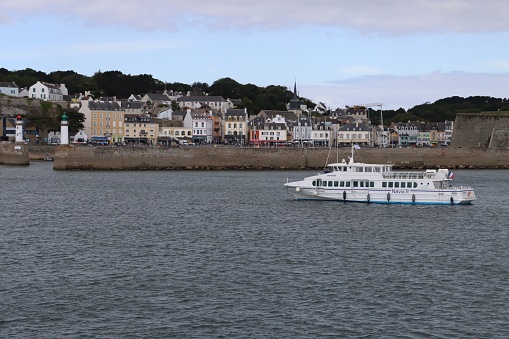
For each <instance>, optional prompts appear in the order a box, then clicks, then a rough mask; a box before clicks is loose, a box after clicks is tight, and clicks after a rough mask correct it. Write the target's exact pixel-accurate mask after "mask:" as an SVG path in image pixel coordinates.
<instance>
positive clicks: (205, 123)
mask: <svg viewBox="0 0 509 339" xmlns="http://www.w3.org/2000/svg"><path fill="white" fill-rule="evenodd" d="M191 115H192V118H193V122H192V124H193V142H196V143H208V144H209V143H211V142H212V141H213V140H214V136H213V134H214V131H213V122H214V121H213V117H212V112H208V113H207V112H203V113H197V114H194V113H191Z"/></svg>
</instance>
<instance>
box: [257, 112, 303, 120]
mask: <svg viewBox="0 0 509 339" xmlns="http://www.w3.org/2000/svg"><path fill="white" fill-rule="evenodd" d="M257 116H259V117H263V118H264V119H275V117H276V116H280V117H283V118H284V119H285V121H286V122H287V123H296V122H298V121H299V118H298V116H297V115H296V114H295V112H289V111H278V110H261V111H260V112H259V113H258V115H257Z"/></svg>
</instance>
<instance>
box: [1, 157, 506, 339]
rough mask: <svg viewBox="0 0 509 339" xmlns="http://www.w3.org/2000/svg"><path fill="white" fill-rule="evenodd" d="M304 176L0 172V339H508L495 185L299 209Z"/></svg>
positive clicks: (488, 176)
mask: <svg viewBox="0 0 509 339" xmlns="http://www.w3.org/2000/svg"><path fill="white" fill-rule="evenodd" d="M311 174H316V171H160V172H158V171H152V172H144V171H139V172H130V171H112V172H101V171H54V170H52V164H51V163H47V162H37V163H33V164H32V165H30V166H28V167H8V166H0V183H1V185H2V188H1V193H0V201H1V206H2V210H1V211H2V212H1V218H0V224H1V226H0V301H1V302H0V305H1V310H0V337H24V338H25V337H31V338H36V337H37V338H61V337H73V338H74V337H83V338H87V337H108V338H115V337H119V338H131V337H135V338H140V337H143V338H214V337H225V338H264V337H265V338H299V337H300V338H304V337H305V338H318V337H325V336H329V337H418V338H419V337H476V338H480V337H507V336H508V335H509V307H508V306H507V305H509V221H508V220H509V207H508V203H507V201H508V198H507V192H506V190H507V189H506V185H507V182H508V180H509V171H507V170H457V171H455V185H471V186H473V187H474V189H475V192H476V195H477V197H478V200H477V201H476V202H475V203H474V205H471V206H450V205H446V206H412V205H408V206H407V205H373V204H354V203H346V204H345V203H343V202H323V201H296V200H293V198H292V196H291V195H290V194H289V193H288V192H286V191H285V189H284V187H283V184H284V183H285V182H286V181H287V180H290V181H293V180H298V179H300V178H302V177H304V176H308V175H311Z"/></svg>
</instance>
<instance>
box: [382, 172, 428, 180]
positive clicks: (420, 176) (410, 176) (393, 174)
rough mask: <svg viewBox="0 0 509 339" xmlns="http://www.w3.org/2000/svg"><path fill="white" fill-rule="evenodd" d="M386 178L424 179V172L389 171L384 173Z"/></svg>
mask: <svg viewBox="0 0 509 339" xmlns="http://www.w3.org/2000/svg"><path fill="white" fill-rule="evenodd" d="M382 176H383V178H384V179H424V173H422V172H389V173H382Z"/></svg>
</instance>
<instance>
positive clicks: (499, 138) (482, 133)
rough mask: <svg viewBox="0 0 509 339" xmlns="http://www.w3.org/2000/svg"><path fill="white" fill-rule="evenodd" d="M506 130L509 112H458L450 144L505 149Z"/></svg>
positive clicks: (508, 128)
mask: <svg viewBox="0 0 509 339" xmlns="http://www.w3.org/2000/svg"><path fill="white" fill-rule="evenodd" d="M508 130H509V112H485V113H458V114H457V115H456V120H455V122H454V133H453V136H452V140H451V146H452V147H480V148H490V149H507V148H508V144H509V139H508V138H507V131H508ZM504 131H505V132H504Z"/></svg>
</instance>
